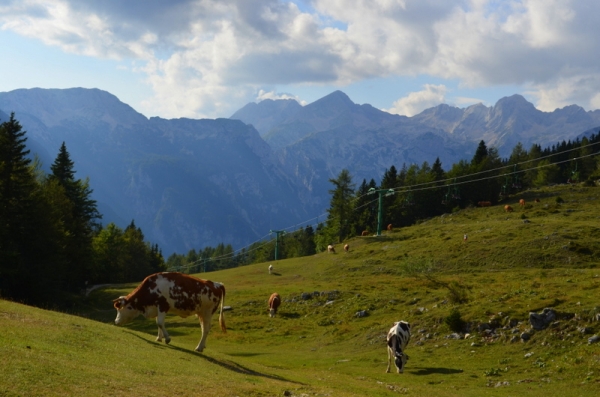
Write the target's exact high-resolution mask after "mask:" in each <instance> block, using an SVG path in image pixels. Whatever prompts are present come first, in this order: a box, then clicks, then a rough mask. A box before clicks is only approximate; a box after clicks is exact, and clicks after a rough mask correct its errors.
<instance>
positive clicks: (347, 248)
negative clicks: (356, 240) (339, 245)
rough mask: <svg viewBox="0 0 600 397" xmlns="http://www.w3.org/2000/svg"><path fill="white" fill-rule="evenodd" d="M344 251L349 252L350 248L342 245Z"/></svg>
mask: <svg viewBox="0 0 600 397" xmlns="http://www.w3.org/2000/svg"><path fill="white" fill-rule="evenodd" d="M344 251H346V252H348V251H350V246H349V245H348V244H345V245H344Z"/></svg>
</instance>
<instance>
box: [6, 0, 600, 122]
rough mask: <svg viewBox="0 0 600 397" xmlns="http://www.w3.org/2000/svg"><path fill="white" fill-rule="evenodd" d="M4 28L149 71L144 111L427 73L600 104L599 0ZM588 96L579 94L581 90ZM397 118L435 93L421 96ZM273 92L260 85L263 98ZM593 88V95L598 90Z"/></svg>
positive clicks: (113, 12)
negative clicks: (296, 86) (279, 90)
mask: <svg viewBox="0 0 600 397" xmlns="http://www.w3.org/2000/svg"><path fill="white" fill-rule="evenodd" d="M2 4H3V5H0V29H3V30H6V29H9V30H12V31H14V32H17V33H19V34H21V35H24V36H27V37H33V38H38V39H39V40H41V41H43V42H44V43H46V44H48V45H52V46H58V47H60V48H61V49H63V51H66V52H71V53H75V54H81V55H85V56H90V57H100V58H111V59H121V60H130V61H134V62H135V64H136V65H139V64H140V62H141V63H145V66H144V67H142V68H139V67H138V68H136V70H139V71H142V72H143V73H144V74H145V75H146V76H147V82H148V84H149V85H150V86H151V87H152V89H153V91H154V97H152V98H149V99H148V100H147V101H145V102H144V107H145V109H144V110H145V111H146V112H147V113H149V114H151V115H154V114H160V115H162V116H166V117H180V116H189V117H201V116H206V117H216V116H222V115H223V114H231V113H232V111H234V110H237V108H239V106H240V105H243V104H244V103H246V102H249V101H251V100H254V99H255V97H256V92H259V90H261V89H265V87H277V86H278V85H292V84H303V85H311V84H312V85H323V84H335V85H336V86H337V87H340V88H341V89H343V87H344V85H347V84H352V83H355V82H357V81H360V80H362V79H366V78H385V77H388V76H424V75H429V76H432V77H434V78H436V81H439V80H440V78H441V79H453V80H456V81H458V82H459V84H460V85H461V86H466V87H486V86H487V87H491V86H501V85H512V86H516V85H526V86H527V87H528V89H529V90H530V92H529V94H530V95H531V96H533V97H537V98H538V101H539V102H538V104H537V105H538V107H540V108H551V107H558V106H563V104H565V103H566V104H569V103H573V102H575V101H578V102H579V103H580V104H585V105H588V106H597V102H598V100H597V99H596V98H597V94H596V92H597V88H598V85H597V81H598V79H600V64H599V63H598V61H597V58H596V55H595V54H597V53H598V52H599V51H600V37H599V36H600V35H596V34H594V33H595V32H596V31H597V26H598V22H597V17H596V16H597V15H599V14H600V2H597V1H596V0H577V1H576V0H514V1H511V2H502V1H495V0H458V1H454V2H440V1H438V0H369V1H367V0H357V1H356V2H354V3H353V5H352V6H351V7H349V6H348V2H347V1H346V0H313V1H312V2H311V7H310V8H303V10H305V11H302V10H301V9H300V8H299V7H298V6H296V5H295V4H294V3H293V2H289V1H282V0H230V1H226V2H224V1H220V0H203V1H194V0H177V1H175V0H174V1H169V2H161V1H158V2H143V1H112V2H103V1H99V2H82V1H80V0H26V1H9V2H6V1H5V2H3V3H2ZM590 81H592V82H594V83H593V84H592V86H591V87H592V88H593V89H589V86H586V84H589V82H590ZM428 87H429V88H426V89H425V90H424V91H421V92H420V93H411V94H410V95H408V96H407V97H405V98H402V99H401V100H399V101H398V102H396V104H394V109H397V110H398V111H400V109H401V111H402V112H405V113H411V112H415V111H417V109H419V105H418V103H423V104H425V103H427V101H428V100H434V99H435V98H439V97H440V95H441V96H442V97H443V96H444V95H445V92H443V93H442V92H441V91H439V90H437V91H436V89H434V88H432V87H435V86H428ZM270 89H271V88H269V90H270ZM594 90H595V91H594Z"/></svg>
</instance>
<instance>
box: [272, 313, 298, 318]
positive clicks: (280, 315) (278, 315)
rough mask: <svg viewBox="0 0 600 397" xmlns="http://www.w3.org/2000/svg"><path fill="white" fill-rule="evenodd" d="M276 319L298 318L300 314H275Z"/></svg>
mask: <svg viewBox="0 0 600 397" xmlns="http://www.w3.org/2000/svg"><path fill="white" fill-rule="evenodd" d="M277 317H282V318H300V314H299V313H281V312H279V313H277Z"/></svg>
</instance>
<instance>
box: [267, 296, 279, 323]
mask: <svg viewBox="0 0 600 397" xmlns="http://www.w3.org/2000/svg"><path fill="white" fill-rule="evenodd" d="M279 305H281V297H280V296H279V294H278V293H277V292H273V293H272V294H271V297H269V317H275V315H276V314H277V309H279Z"/></svg>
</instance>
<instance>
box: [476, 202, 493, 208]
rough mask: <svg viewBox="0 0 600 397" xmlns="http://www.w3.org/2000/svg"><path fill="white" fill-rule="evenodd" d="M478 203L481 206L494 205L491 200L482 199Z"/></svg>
mask: <svg viewBox="0 0 600 397" xmlns="http://www.w3.org/2000/svg"><path fill="white" fill-rule="evenodd" d="M477 204H478V205H479V206H480V207H491V206H492V202H491V201H480V202H478V203H477Z"/></svg>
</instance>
